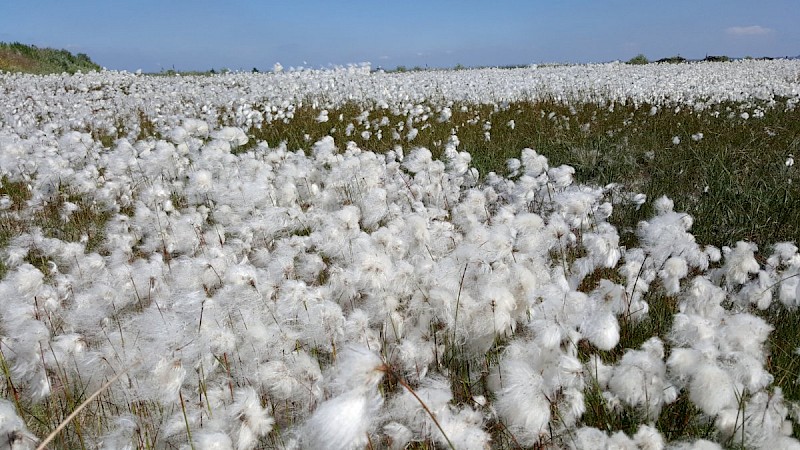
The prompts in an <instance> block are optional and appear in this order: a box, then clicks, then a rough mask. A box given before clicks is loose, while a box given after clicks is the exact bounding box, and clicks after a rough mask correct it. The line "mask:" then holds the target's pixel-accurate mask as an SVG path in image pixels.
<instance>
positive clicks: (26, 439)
mask: <svg viewBox="0 0 800 450" xmlns="http://www.w3.org/2000/svg"><path fill="white" fill-rule="evenodd" d="M38 441H39V440H38V439H37V438H36V436H34V435H33V434H31V432H30V431H28V428H27V427H26V426H25V422H24V421H23V420H22V418H20V417H19V416H18V415H17V411H16V409H15V408H14V404H13V403H11V402H10V401H8V400H5V399H2V398H0V443H2V444H3V445H7V446H8V447H3V448H8V449H9V450H27V449H33V448H36V443H37V442H38Z"/></svg>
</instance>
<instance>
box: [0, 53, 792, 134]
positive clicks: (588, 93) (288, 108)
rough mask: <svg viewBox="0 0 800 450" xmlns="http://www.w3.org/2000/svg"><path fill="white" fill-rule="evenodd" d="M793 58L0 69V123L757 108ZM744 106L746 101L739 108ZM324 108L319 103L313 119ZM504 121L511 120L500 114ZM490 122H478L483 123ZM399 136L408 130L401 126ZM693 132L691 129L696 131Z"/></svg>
mask: <svg viewBox="0 0 800 450" xmlns="http://www.w3.org/2000/svg"><path fill="white" fill-rule="evenodd" d="M798 71H800V61H796V60H776V61H736V62H729V63H695V64H679V65H671V64H650V65H644V66H637V65H628V64H621V63H608V64H590V65H574V66H530V67H526V68H518V69H479V70H468V71H435V70H433V71H420V72H410V73H384V72H382V71H378V72H370V68H369V66H368V65H362V66H353V67H348V68H339V69H332V70H310V69H305V70H294V71H283V70H276V71H275V72H273V73H260V74H253V73H229V74H224V75H215V76H200V77H198V76H177V77H149V76H142V75H136V74H131V73H126V72H99V73H97V72H91V73H88V74H78V75H73V76H69V75H66V74H64V75H50V76H44V77H43V76H33V75H22V74H0V98H1V99H2V100H0V101H2V106H3V108H2V109H0V127H2V128H11V129H13V130H15V131H16V132H17V133H18V134H20V135H23V136H28V135H30V134H31V133H32V132H33V131H35V130H40V131H43V132H44V133H45V134H52V133H57V134H58V133H63V132H65V131H67V130H104V131H105V132H106V133H107V134H109V135H116V134H118V133H120V132H123V131H124V132H125V133H127V135H128V137H135V136H137V135H138V133H139V131H140V126H141V122H142V118H147V119H148V120H149V121H151V122H152V123H154V124H155V126H156V127H157V129H158V130H159V131H161V132H162V133H166V132H168V131H169V130H171V129H173V128H174V127H175V126H177V125H180V124H181V123H182V120H183V118H186V117H193V118H200V119H203V120H205V121H207V122H209V123H212V124H215V123H225V124H229V125H234V126H237V127H240V128H243V129H245V130H247V129H249V128H250V127H261V126H263V125H264V124H269V123H273V122H287V123H288V122H290V121H291V120H292V119H293V117H294V113H295V111H296V109H297V108H299V107H301V106H302V105H303V104H306V103H308V102H310V103H311V104H312V106H315V107H318V108H319V109H321V110H322V109H326V108H327V109H332V108H336V107H339V106H342V105H343V104H345V103H348V102H351V103H357V104H362V105H376V106H378V107H379V108H388V109H390V110H391V111H392V112H393V113H394V114H395V115H407V116H409V117H413V116H424V120H422V121H423V122H424V121H425V120H427V119H428V117H429V115H430V114H427V113H425V112H424V111H420V110H419V108H422V107H421V106H420V104H421V103H423V102H432V103H434V104H435V105H436V108H437V111H436V112H435V114H432V115H430V117H435V118H437V119H438V120H439V121H444V120H447V119H448V118H449V117H450V115H451V114H452V110H451V109H450V108H449V107H450V106H451V105H452V104H453V102H462V103H471V104H503V103H509V102H514V101H526V100H531V101H535V100H540V99H555V100H557V101H562V102H575V101H580V102H590V103H597V104H601V105H607V104H614V103H619V102H622V103H625V102H632V103H633V104H635V105H644V104H649V105H655V106H651V108H653V109H652V110H651V111H658V109H659V108H675V107H676V106H677V107H691V108H694V109H697V110H703V109H707V108H710V107H713V106H714V105H718V104H720V103H723V102H738V103H741V107H740V109H741V112H740V113H738V114H740V115H741V117H742V118H743V119H745V120H747V119H748V118H750V117H754V118H755V117H761V116H763V113H764V112H763V108H764V105H767V106H768V107H774V106H777V107H781V108H794V107H795V105H797V103H798V102H800V80H798V78H797V73H798ZM748 111H749V112H748ZM329 119H330V118H329V117H328V115H327V112H326V111H322V112H321V113H320V114H319V117H317V120H318V121H319V122H326V121H327V120H329ZM509 126H510V127H512V128H513V127H514V125H513V124H509ZM486 133H489V130H486ZM403 134H404V135H408V140H409V141H411V140H412V139H413V135H414V134H416V132H414V129H408V130H406V131H405V132H404V133H403ZM699 136H700V137H702V135H699Z"/></svg>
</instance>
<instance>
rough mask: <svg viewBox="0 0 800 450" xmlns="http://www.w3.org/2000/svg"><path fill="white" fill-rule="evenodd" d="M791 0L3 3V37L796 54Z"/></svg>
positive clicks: (337, 56) (479, 53)
mask: <svg viewBox="0 0 800 450" xmlns="http://www.w3.org/2000/svg"><path fill="white" fill-rule="evenodd" d="M798 24H800V0H763V1H759V0H549V1H540V0H527V1H526V0H508V1H502V0H498V1H488V0H486V1H473V0H460V1H457V0H439V1H436V0H431V1H421V0H410V1H402V0H395V1H391V2H390V1H382V0H372V1H366V0H341V1H333V0H328V1H324V0H284V1H280V2H278V1H271V0H269V1H256V0H252V1H245V0H227V1H225V0H215V1H210V0H191V1H190V0H140V1H124V2H123V1H117V0H72V1H67V0H41V1H39V0H19V1H14V0H0V41H6V42H14V41H18V42H22V43H26V44H34V45H36V46H39V47H54V48H66V49H68V50H70V51H72V52H74V53H75V52H82V53H86V54H88V55H89V56H90V57H91V58H92V59H93V60H94V61H95V62H97V63H98V64H100V65H102V66H104V67H107V68H109V69H117V70H136V69H142V70H144V71H146V72H157V71H160V70H167V69H171V68H175V69H176V70H208V69H211V68H215V69H217V70H219V69H221V68H229V69H232V70H250V69H252V68H253V67H257V68H259V69H261V70H265V69H266V70H268V69H271V68H272V66H273V64H274V63H275V62H280V63H282V64H283V65H284V66H285V67H290V66H301V65H302V66H305V67H327V66H329V65H343V64H348V63H359V62H371V63H372V66H373V67H385V68H394V67H397V66H399V65H403V66H406V67H414V66H420V67H426V66H427V67H448V66H454V65H456V64H462V65H465V66H479V65H480V66H494V65H514V64H530V63H544V62H579V63H584V62H603V61H611V60H616V59H619V60H627V59H629V58H631V57H633V56H635V55H637V54H639V53H643V54H645V55H646V56H647V57H648V58H650V59H651V60H654V59H659V58H663V57H668V56H673V55H680V56H683V57H685V58H689V59H695V58H703V57H704V56H706V55H728V56H733V57H743V56H756V57H757V56H773V57H782V56H797V55H800V25H798Z"/></svg>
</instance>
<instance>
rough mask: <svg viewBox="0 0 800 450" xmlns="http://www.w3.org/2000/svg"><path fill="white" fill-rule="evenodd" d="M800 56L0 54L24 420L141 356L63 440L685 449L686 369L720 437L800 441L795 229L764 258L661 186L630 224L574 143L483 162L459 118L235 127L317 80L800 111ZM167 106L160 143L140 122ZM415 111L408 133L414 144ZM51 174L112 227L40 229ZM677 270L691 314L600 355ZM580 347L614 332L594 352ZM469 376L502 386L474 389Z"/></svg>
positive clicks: (2, 421) (411, 95) (385, 99)
mask: <svg viewBox="0 0 800 450" xmlns="http://www.w3.org/2000/svg"><path fill="white" fill-rule="evenodd" d="M798 72H800V62H797V61H791V62H790V61H771V62H755V61H741V62H735V63H726V64H722V63H719V64H710V63H704V64H689V65H675V66H665V65H650V66H627V65H622V64H604V65H592V66H565V67H531V68H525V69H513V70H499V69H482V70H472V71H453V72H445V71H441V72H440V71H431V72H420V73H409V74H388V73H370V72H369V70H368V68H364V67H356V68H350V69H342V70H333V71H308V70H306V71H295V72H292V71H283V72H281V73H275V74H230V75H223V76H213V77H180V76H179V77H169V78H168V77H145V76H137V75H132V74H125V73H112V72H102V73H92V74H86V75H76V76H45V77H34V76H26V75H8V74H4V75H2V76H0V174H1V175H2V177H3V183H4V184H5V185H6V186H5V187H6V188H8V192H11V190H10V187H11V186H16V187H18V188H19V189H21V190H23V191H24V195H22V194H20V195H18V196H16V197H15V196H14V195H12V194H11V193H7V194H4V195H3V197H2V199H1V200H2V201H0V223H2V224H3V226H4V227H6V228H7V227H10V226H11V224H16V223H26V224H28V225H27V226H25V227H23V228H21V230H20V231H19V232H18V233H12V236H11V237H10V239H9V241H8V242H7V243H5V247H4V248H2V250H0V253H1V256H2V260H3V263H4V265H5V268H6V270H7V273H6V276H5V277H4V278H3V280H2V281H0V356H2V360H0V362H2V368H3V370H4V375H3V378H4V380H5V383H4V385H5V386H4V387H2V388H0V392H2V393H3V395H4V397H5V400H2V399H0V440H2V439H3V436H11V437H13V439H15V442H14V445H16V447H14V448H32V447H33V446H34V445H35V441H36V438H35V437H34V434H31V432H32V430H33V429H34V425H35V424H34V423H33V422H32V421H31V420H26V421H23V420H22V419H21V417H23V418H25V417H26V415H27V414H29V411H31V410H32V408H36V406H35V405H42V404H46V403H47V402H48V401H49V399H52V398H59V399H70V401H73V402H75V403H76V404H77V403H78V402H79V401H80V400H81V399H83V398H86V397H87V396H88V395H89V394H90V393H92V392H94V391H95V390H97V389H98V388H99V387H100V386H102V385H103V384H104V383H105V382H106V381H107V380H109V379H111V378H112V377H114V376H115V375H117V374H119V373H120V372H121V371H126V372H125V374H124V375H123V376H122V377H121V379H120V380H118V381H117V382H116V383H114V384H113V385H112V386H111V387H110V388H109V389H108V390H107V391H105V392H104V393H103V394H102V396H101V397H100V400H99V401H98V402H97V404H96V405H90V406H89V407H88V408H87V410H86V412H85V414H86V415H88V417H90V418H91V420H88V421H86V422H84V424H83V426H82V427H80V430H79V431H78V432H76V431H73V432H72V434H71V435H70V436H71V437H70V438H69V439H73V441H65V442H73V443H74V442H84V443H85V444H86V445H87V446H89V447H92V448H94V447H97V448H123V447H124V446H126V445H128V446H133V447H136V446H139V447H151V448H188V446H189V445H191V446H192V447H193V448H196V449H206V448H207V449H212V448H213V449H228V448H237V449H250V448H257V447H258V448H308V447H311V448H342V449H354V448H364V447H365V446H366V445H373V446H374V448H378V447H380V445H382V444H386V445H391V447H392V448H405V446H406V445H408V444H410V443H412V442H419V441H427V442H433V443H435V444H436V445H438V446H439V447H442V448H444V447H447V446H454V447H455V448H459V449H461V448H475V449H481V448H486V447H487V446H490V445H492V443H493V442H492V439H493V436H496V435H497V433H498V432H497V429H500V428H501V429H502V430H503V431H502V433H505V434H506V435H508V436H511V438H509V439H511V441H513V442H515V443H517V445H521V446H525V447H529V446H534V445H537V444H539V443H547V444H548V445H553V446H556V447H570V446H572V447H574V448H603V447H605V446H607V445H608V446H611V445H616V446H620V448H637V446H638V448H661V446H663V444H664V438H663V437H662V436H661V435H660V434H659V431H658V430H657V429H656V428H653V426H652V424H653V423H655V421H656V420H657V419H658V417H659V414H660V413H661V412H662V410H663V409H664V408H666V407H667V405H670V404H672V403H674V402H675V401H676V400H677V399H678V397H679V396H680V395H681V393H683V394H684V397H687V396H688V398H689V400H690V401H691V402H692V403H693V404H694V405H695V407H696V408H698V409H699V410H700V411H701V412H702V413H703V414H705V415H706V416H707V422H708V427H709V429H713V430H714V432H713V433H710V435H711V436H713V438H714V439H715V440H717V441H720V442H724V441H725V440H727V439H729V438H731V437H732V436H735V442H742V443H743V444H744V445H745V446H746V447H748V448H758V447H765V448H766V447H771V446H784V447H785V448H790V447H789V446H791V445H795V446H797V445H800V444H798V443H797V442H796V441H794V440H793V439H792V438H790V437H788V435H789V434H791V430H792V429H791V427H792V422H791V419H790V411H789V409H790V408H789V405H788V404H787V403H786V402H784V399H783V396H782V393H781V390H780V388H776V387H774V386H773V385H772V383H773V380H774V376H775V374H770V373H769V372H768V371H767V370H766V369H765V363H766V357H767V355H766V353H765V347H764V344H765V342H766V340H767V338H768V336H769V333H770V331H771V330H772V327H771V325H769V324H768V323H767V322H765V321H764V320H763V319H761V318H759V317H757V316H756V315H754V314H752V313H751V312H750V311H751V308H753V307H757V308H760V309H765V308H767V307H768V306H769V305H770V304H772V303H775V302H779V303H782V304H784V305H786V306H788V307H792V308H794V307H797V306H798V305H800V298H799V296H800V283H798V280H799V279H800V278H799V277H798V274H800V254H799V253H798V248H797V247H796V246H795V245H794V244H790V243H783V244H778V245H776V246H775V247H774V250H773V254H772V255H771V256H769V257H768V258H766V259H765V260H763V261H760V260H758V259H756V257H755V252H756V250H757V249H756V246H755V245H754V244H750V243H746V242H739V243H738V244H736V245H735V246H734V247H733V248H728V247H725V248H721V249H720V248H716V247H712V246H704V245H701V244H700V243H698V242H696V241H695V238H694V236H692V234H691V233H690V231H689V230H690V227H691V225H692V218H691V217H690V216H688V215H686V214H683V213H681V212H679V211H675V207H674V205H673V203H672V201H670V200H669V199H667V198H661V199H657V200H656V201H655V215H654V216H653V217H652V218H650V219H648V220H646V221H644V222H642V223H640V224H639V227H638V230H637V237H638V239H639V244H638V246H637V247H630V248H625V247H621V246H620V244H619V242H620V237H619V234H618V230H617V229H616V228H615V227H614V226H613V225H612V224H610V223H609V217H610V216H611V214H612V211H613V209H614V208H615V207H617V206H619V205H622V204H630V203H632V202H633V203H635V204H641V203H643V202H644V198H643V196H642V194H639V195H636V193H631V192H624V191H621V189H620V188H619V187H618V186H617V185H609V186H606V187H597V186H587V185H583V184H580V183H579V182H577V181H576V180H575V179H574V174H575V170H574V169H573V168H572V167H569V166H557V167H552V166H551V165H550V163H549V162H548V160H547V158H545V157H544V156H542V155H540V154H538V153H537V152H536V151H535V150H532V149H529V148H526V149H520V154H519V158H518V159H516V160H513V161H509V164H508V166H509V168H510V169H512V170H513V176H508V177H503V176H500V175H496V174H492V175H491V176H488V177H486V178H481V177H480V175H479V173H478V171H477V170H476V169H474V168H473V167H472V165H471V162H472V161H471V156H470V154H469V153H466V152H463V151H460V150H459V149H458V138H457V137H456V136H453V137H451V140H450V141H449V142H447V143H446V144H444V147H445V150H444V157H443V160H434V159H433V157H432V154H431V151H429V150H428V149H425V148H413V147H412V148H411V149H410V150H406V151H403V149H402V147H398V148H397V149H396V150H395V151H390V152H388V153H386V154H378V153H374V152H371V151H368V149H361V148H359V147H358V146H357V145H356V144H354V143H352V142H351V143H349V144H346V143H344V142H334V139H333V138H331V137H327V138H324V139H321V140H319V141H318V142H316V143H309V146H308V147H309V148H307V149H305V150H307V152H303V151H290V150H291V149H287V148H286V145H281V146H277V147H276V148H270V147H269V146H267V145H266V144H264V143H257V145H256V146H254V147H252V148H249V149H248V150H247V151H244V152H238V153H237V152H235V151H232V150H235V149H236V148H237V147H240V146H243V145H246V144H252V142H250V139H251V138H250V137H248V135H247V133H246V130H248V129H250V128H251V127H253V126H256V127H258V126H266V125H267V124H269V123H271V122H272V121H283V120H289V119H291V116H292V111H293V110H294V109H295V108H297V107H298V106H299V105H300V104H301V103H303V102H312V103H314V104H315V105H316V106H317V107H318V108H319V109H320V110H322V109H334V108H336V107H337V106H341V105H343V104H345V103H346V102H356V103H359V104H365V105H366V104H372V105H376V107H377V108H391V109H396V110H397V111H404V112H406V115H413V116H415V117H416V116H422V115H425V114H427V113H428V112H430V111H425V110H424V109H422V108H421V107H420V108H419V109H418V108H417V107H418V106H419V103H420V102H423V101H431V102H439V103H434V104H439V111H437V112H436V113H435V114H431V115H430V117H431V121H432V122H447V121H448V120H449V118H450V117H451V115H452V111H450V109H449V107H450V106H452V104H453V102H459V101H464V102H471V103H500V102H510V101H519V100H535V99H539V98H556V99H559V100H562V101H572V100H576V101H578V100H579V101H583V102H596V103H602V104H610V103H613V102H624V101H625V100H626V99H627V100H630V101H632V102H635V103H637V104H648V105H652V106H653V107H655V108H662V107H670V108H675V107H687V108H704V107H705V106H706V105H708V104H712V103H719V102H728V101H731V102H737V103H740V104H743V105H745V106H744V108H745V109H747V108H748V106H746V105H750V104H752V105H753V106H752V108H755V109H756V110H759V109H758V108H769V107H779V108H793V107H794V106H795V105H796V103H797V102H798V101H800V80H798ZM752 108H751V109H749V110H750V111H751V113H753V112H754V110H753V109H752ZM220 114H228V116H225V117H220ZM755 116H756V117H757V114H755ZM142 117H146V118H147V119H148V120H149V121H150V122H152V123H153V124H155V127H156V129H157V130H158V131H159V133H160V136H162V137H163V139H156V138H153V137H150V138H146V139H142V140H138V141H135V140H134V139H133V137H134V136H136V135H137V134H138V132H139V131H140V130H138V129H137V128H138V127H139V126H140V124H141V120H142ZM315 117H317V119H316V120H315V122H320V123H327V121H328V120H330V121H331V122H335V121H336V120H337V118H336V117H333V116H331V117H328V112H327V111H324V112H319V113H318V114H315ZM221 123H224V124H226V126H221V125H219V124H221ZM385 125H387V126H395V124H385ZM401 125H403V124H402V123H401ZM415 126H417V127H420V128H421V127H422V125H420V124H415ZM495 126H496V127H500V126H503V127H505V126H506V124H505V123H503V124H496V125H495ZM120 127H124V128H125V130H126V131H127V132H128V133H129V134H130V135H129V137H128V139H126V138H122V139H118V140H116V141H115V142H114V143H113V145H110V146H108V145H104V144H102V143H101V142H99V141H98V140H97V139H95V138H93V136H92V135H91V134H90V133H88V132H87V130H96V129H102V130H112V129H113V130H115V131H119V130H118V128H120ZM509 127H511V128H513V125H509ZM489 128H490V127H489ZM413 130H416V128H413V129H412V130H411V131H413ZM359 131H362V130H361V129H359ZM372 131H375V130H372ZM396 131H397V133H398V137H397V140H398V142H403V141H404V140H408V139H410V138H408V137H407V136H408V135H409V134H410V133H409V131H410V130H408V129H404V130H396ZM400 131H403V133H400ZM486 133H487V134H488V133H489V130H488V129H487V130H486ZM389 134H390V132H387V135H389ZM701 137H702V135H701ZM705 139H710V137H706V138H705ZM787 165H788V164H787ZM4 192H5V191H4ZM22 198H24V199H23V200H21V199H22ZM53 199H61V200H63V202H62V203H61V205H62V208H61V209H60V210H59V211H58V212H57V215H58V217H59V218H60V220H61V221H62V222H63V226H64V227H65V228H67V227H69V224H70V221H71V220H74V217H77V216H79V215H81V214H88V213H92V214H100V215H103V217H105V220H106V222H104V228H103V233H102V241H101V242H100V243H99V244H97V245H96V246H94V247H93V248H91V249H89V244H88V243H89V242H90V241H91V239H92V236H88V235H86V236H81V237H80V238H79V239H76V240H75V241H74V242H70V241H67V240H62V239H60V238H57V237H52V236H48V235H45V234H44V233H43V232H42V229H41V228H40V226H39V225H40V224H37V223H36V217H39V216H37V214H40V213H41V210H42V209H43V208H44V207H45V205H47V204H49V203H51V201H52V200H53ZM612 271H613V272H614V276H613V277H612V276H609V277H608V278H605V277H599V278H597V279H594V280H593V279H592V277H597V274H601V275H602V274H604V273H610V272H612ZM592 280H593V281H592ZM590 281H591V282H590ZM587 285H588V286H590V287H589V288H586V286H587ZM656 287H657V288H658V289H664V290H665V291H666V292H667V293H668V294H669V295H673V296H675V298H676V299H677V300H676V301H677V302H678V304H679V313H678V314H676V315H675V317H674V324H673V328H672V330H671V331H670V332H669V333H668V334H667V335H666V336H665V337H663V338H662V337H656V336H654V337H652V338H650V339H649V340H647V341H645V342H644V343H643V344H641V346H640V347H639V348H632V349H627V350H625V351H624V355H623V356H622V357H621V358H620V359H619V360H618V361H616V362H614V363H609V364H606V363H604V362H603V360H602V359H601V358H600V356H599V354H600V352H601V351H606V350H611V349H613V348H615V347H617V346H618V345H619V342H620V329H621V323H623V322H624V323H637V322H638V321H641V320H644V319H645V318H646V317H647V315H648V313H649V311H650V304H649V303H648V292H650V290H651V289H655V288H656ZM579 343H581V345H583V346H584V347H588V348H591V349H592V355H591V357H590V358H589V361H588V362H586V361H584V360H582V359H581V358H580V357H579ZM666 346H668V347H669V349H670V352H669V353H668V352H667V351H666V350H665V347H666ZM454 358H457V360H458V361H460V363H459V364H461V366H460V367H461V370H462V371H463V372H464V373H463V374H457V373H454V372H455V368H454V365H453V364H452V361H453V360H454ZM448 361H449V362H448ZM456 377H461V378H458V380H459V381H460V382H466V383H467V384H470V383H475V384H476V385H481V386H482V387H481V389H483V391H482V393H481V395H476V396H474V397H473V398H470V399H468V400H465V399H463V398H460V397H458V395H457V394H458V392H457V387H458V386H457V384H458V383H456V382H454V381H453V380H454V379H456ZM398 380H400V381H402V383H403V384H407V385H409V386H410V387H412V388H414V389H415V391H414V392H412V391H411V390H410V389H404V388H403V387H400V386H399V384H398ZM464 380H466V381H464ZM594 388H596V389H599V390H600V391H601V392H602V396H603V397H604V399H605V401H606V402H607V404H608V405H609V408H611V409H613V408H623V407H628V408H633V409H635V410H637V411H640V412H641V414H642V415H643V417H645V418H646V421H645V422H643V425H642V426H641V427H640V428H639V430H638V431H637V432H636V433H631V434H630V435H626V434H625V433H622V432H619V433H615V434H610V433H607V432H606V431H607V430H599V429H595V428H590V427H587V426H585V425H584V424H583V423H582V421H581V419H582V417H583V415H584V414H585V413H586V398H585V397H586V395H587V394H586V393H587V390H590V389H594ZM76 399H77V400H76ZM456 400H457V401H456ZM31 405H34V406H33V407H32V406H31ZM67 413H68V411H67ZM65 415H66V414H65ZM47 420H48V421H50V420H52V418H48V419H47ZM337 420H339V421H343V422H342V423H336V421H337ZM56 422H57V420H56ZM498 424H502V426H501V425H498ZM51 428H52V427H51ZM490 428H491V430H490ZM38 437H39V438H43V437H44V436H38ZM65 439H67V438H65ZM64 445H65V446H69V444H68V443H66V444H64ZM698 445H705V447H703V448H714V447H713V446H714V445H716V444H712V443H709V442H705V441H703V442H699V443H698ZM709 446H710V447H709ZM698 448H699V447H698Z"/></svg>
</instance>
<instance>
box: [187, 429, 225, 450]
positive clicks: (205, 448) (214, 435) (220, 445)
mask: <svg viewBox="0 0 800 450" xmlns="http://www.w3.org/2000/svg"><path fill="white" fill-rule="evenodd" d="M192 439H193V440H194V448H195V449H196V450H233V442H232V441H231V438H230V437H229V436H228V435H227V434H225V433H223V432H221V431H205V430H200V431H194V432H192Z"/></svg>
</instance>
